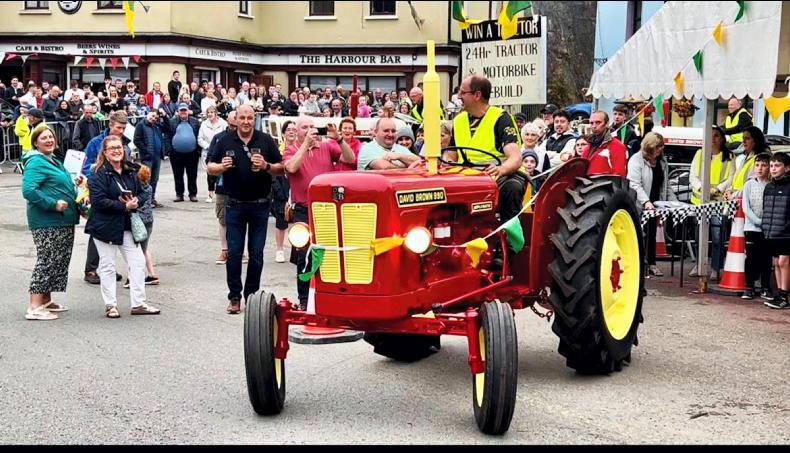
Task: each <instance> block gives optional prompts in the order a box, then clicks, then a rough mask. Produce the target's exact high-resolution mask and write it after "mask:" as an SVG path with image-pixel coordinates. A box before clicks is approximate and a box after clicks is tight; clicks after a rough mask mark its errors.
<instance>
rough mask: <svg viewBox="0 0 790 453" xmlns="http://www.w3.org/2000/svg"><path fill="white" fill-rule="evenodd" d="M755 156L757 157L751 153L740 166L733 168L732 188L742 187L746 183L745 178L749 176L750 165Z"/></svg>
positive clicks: (751, 165)
mask: <svg viewBox="0 0 790 453" xmlns="http://www.w3.org/2000/svg"><path fill="white" fill-rule="evenodd" d="M755 157H757V155H756V154H754V153H752V155H751V156H749V157H747V158H746V160H745V161H743V165H741V168H739V169H737V170H735V176H734V177H733V178H732V190H741V189H743V185H744V184H746V179H747V178H748V177H749V172H750V171H751V169H752V167H754V158H755Z"/></svg>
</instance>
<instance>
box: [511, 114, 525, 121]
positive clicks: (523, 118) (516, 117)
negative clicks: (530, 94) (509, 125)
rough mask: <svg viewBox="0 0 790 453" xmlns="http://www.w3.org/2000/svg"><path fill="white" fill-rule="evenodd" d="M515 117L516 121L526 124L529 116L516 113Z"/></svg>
mask: <svg viewBox="0 0 790 453" xmlns="http://www.w3.org/2000/svg"><path fill="white" fill-rule="evenodd" d="M513 117H514V118H515V119H517V120H522V121H524V122H525V123H526V122H527V115H525V114H524V113H522V112H518V113H516V114H515V115H513Z"/></svg>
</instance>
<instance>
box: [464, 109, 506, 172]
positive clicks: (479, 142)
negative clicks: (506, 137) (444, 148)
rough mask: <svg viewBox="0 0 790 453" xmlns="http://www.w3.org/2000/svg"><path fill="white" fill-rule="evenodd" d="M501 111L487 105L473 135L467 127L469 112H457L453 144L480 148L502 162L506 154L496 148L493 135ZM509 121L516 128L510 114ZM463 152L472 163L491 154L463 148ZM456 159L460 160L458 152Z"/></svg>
mask: <svg viewBox="0 0 790 453" xmlns="http://www.w3.org/2000/svg"><path fill="white" fill-rule="evenodd" d="M502 112H504V110H502V109H500V108H498V107H490V106H489V107H488V110H487V111H486V114H485V115H484V116H483V119H482V120H480V124H478V125H477V129H476V130H475V135H474V136H472V131H471V128H470V127H469V113H468V112H461V113H459V114H458V116H456V117H455V119H454V120H453V136H454V138H455V146H470V147H472V148H478V149H482V150H484V151H488V152H489V153H491V154H493V155H495V156H497V157H499V158H500V159H501V160H502V162H504V161H505V160H506V156H505V155H504V154H503V153H502V151H500V150H498V149H496V136H495V135H494V126H495V125H496V122H497V120H498V119H499V115H501V114H502ZM510 121H511V122H512V123H513V127H514V128H516V121H515V120H514V119H513V117H512V116H510ZM520 141H521V140H520V139H519V142H520ZM519 145H520V143H519ZM464 153H465V154H466V156H467V158H468V159H469V160H470V161H471V162H472V163H482V162H488V161H490V160H491V156H488V155H486V154H483V153H479V152H477V151H472V150H465V151H464ZM458 159H459V162H460V159H461V155H460V153H459V154H458Z"/></svg>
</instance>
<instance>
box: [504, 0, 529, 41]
mask: <svg viewBox="0 0 790 453" xmlns="http://www.w3.org/2000/svg"><path fill="white" fill-rule="evenodd" d="M530 7H532V2H507V4H506V5H505V6H504V7H503V8H502V11H501V12H500V13H499V19H498V22H499V25H501V27H502V39H510V38H511V37H513V36H514V35H515V34H516V33H517V32H518V17H516V14H518V13H520V12H521V11H524V10H525V9H527V8H530Z"/></svg>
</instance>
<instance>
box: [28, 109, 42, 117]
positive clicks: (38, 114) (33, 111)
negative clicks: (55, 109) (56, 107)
mask: <svg viewBox="0 0 790 453" xmlns="http://www.w3.org/2000/svg"><path fill="white" fill-rule="evenodd" d="M27 114H28V115H30V116H35V117H36V118H44V112H42V111H41V109H30V110H28V112H27Z"/></svg>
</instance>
